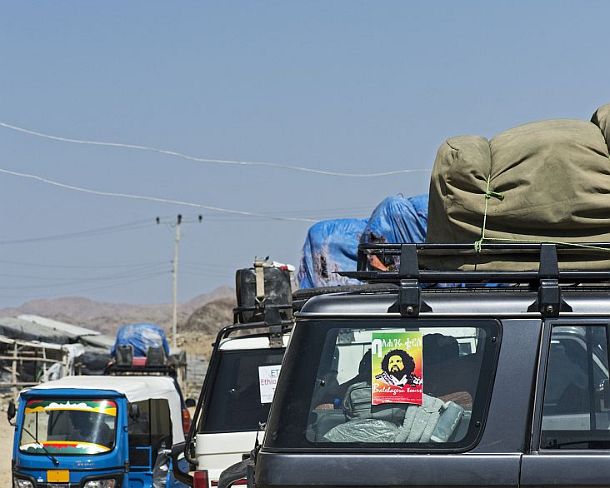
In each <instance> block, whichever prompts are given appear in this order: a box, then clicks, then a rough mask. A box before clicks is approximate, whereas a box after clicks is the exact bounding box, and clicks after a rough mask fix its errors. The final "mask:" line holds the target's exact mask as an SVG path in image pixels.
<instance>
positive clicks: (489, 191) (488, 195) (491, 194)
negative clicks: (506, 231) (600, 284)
mask: <svg viewBox="0 0 610 488" xmlns="http://www.w3.org/2000/svg"><path fill="white" fill-rule="evenodd" d="M483 196H484V197H485V210H484V212H483V225H482V226H481V238H480V239H479V240H478V241H475V243H474V250H475V251H476V252H477V253H480V252H481V249H482V248H483V244H484V242H485V241H497V242H519V243H528V244H558V245H562V246H569V247H575V248H580V249H591V250H594V251H603V252H610V248H606V247H601V246H594V245H590V244H580V243H578V242H565V241H554V240H550V239H509V238H506V237H485V230H486V228H487V212H488V210H489V200H491V199H492V198H496V199H498V200H500V201H502V200H504V194H502V193H499V192H497V191H493V190H492V189H491V175H489V176H488V177H487V187H486V189H485V194H484V195H483Z"/></svg>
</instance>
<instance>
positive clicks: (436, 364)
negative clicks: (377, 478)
mask: <svg viewBox="0 0 610 488" xmlns="http://www.w3.org/2000/svg"><path fill="white" fill-rule="evenodd" d="M312 322H313V321H312ZM499 343H500V327H499V324H498V323H497V322H495V321H475V320H471V321H444V322H431V321H424V320H420V321H417V322H415V321H410V322H407V321H399V320H384V321H383V322H381V323H380V322H377V323H374V322H369V321H360V322H358V323H351V324H350V323H347V322H346V321H342V322H339V321H330V320H329V321H317V322H315V323H300V324H298V325H297V328H296V329H295V330H294V332H293V337H292V344H291V350H290V351H289V352H288V356H287V357H286V359H285V362H284V370H283V371H282V377H281V378H280V382H279V385H278V393H277V395H276V400H275V401H276V402H277V403H276V406H275V407H274V415H273V418H272V419H270V425H269V428H268V431H267V437H266V440H265V442H266V445H267V446H269V447H279V448H282V447H283V448H308V449H310V448H314V447H316V446H319V447H320V448H324V449H327V448H346V447H350V446H351V447H356V446H360V447H365V446H367V445H370V446H371V447H373V446H375V447H382V446H383V447H392V448H395V447H402V448H412V449H434V448H436V449H438V448H441V449H452V448H455V449H464V448H467V447H468V446H470V445H472V443H473V442H474V441H475V440H476V438H477V436H478V432H479V431H480V429H479V427H480V426H481V425H482V423H483V421H484V415H485V410H486V408H487V404H488V399H489V393H490V391H491V381H492V378H493V372H494V371H495V364H496V356H497V351H498V347H499ZM276 412H278V415H275V413H276Z"/></svg>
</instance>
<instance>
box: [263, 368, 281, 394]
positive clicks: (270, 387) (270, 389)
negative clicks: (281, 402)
mask: <svg viewBox="0 0 610 488" xmlns="http://www.w3.org/2000/svg"><path fill="white" fill-rule="evenodd" d="M280 367H281V365H279V364H274V365H272V366H259V367H258V384H259V386H260V390H261V403H271V402H272V401H273V393H274V392H275V386H276V385H277V379H278V377H279V376H280Z"/></svg>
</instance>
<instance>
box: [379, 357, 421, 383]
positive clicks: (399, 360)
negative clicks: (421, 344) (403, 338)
mask: <svg viewBox="0 0 610 488" xmlns="http://www.w3.org/2000/svg"><path fill="white" fill-rule="evenodd" d="M381 369H382V373H381V374H378V375H376V376H375V379H377V380H380V381H383V382H384V383H385V384H387V385H390V386H400V387H405V386H407V385H408V386H417V385H421V384H422V379H421V378H419V377H418V376H416V375H415V374H413V371H414V370H415V361H414V360H413V358H412V357H411V355H409V353H407V352H406V351H403V350H402V349H393V350H391V351H390V352H388V353H387V354H386V355H385V356H384V357H383V360H382V361H381Z"/></svg>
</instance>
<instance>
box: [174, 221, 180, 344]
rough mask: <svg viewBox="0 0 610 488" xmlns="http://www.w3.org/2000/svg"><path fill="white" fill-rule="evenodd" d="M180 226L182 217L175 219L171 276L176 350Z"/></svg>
mask: <svg viewBox="0 0 610 488" xmlns="http://www.w3.org/2000/svg"><path fill="white" fill-rule="evenodd" d="M180 224H182V215H180V214H178V216H177V217H176V237H175V239H174V263H173V264H174V267H173V270H172V275H173V282H174V283H173V295H174V310H173V313H172V348H174V349H176V348H177V347H178V344H177V339H178V338H177V330H178V250H179V249H180Z"/></svg>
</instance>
